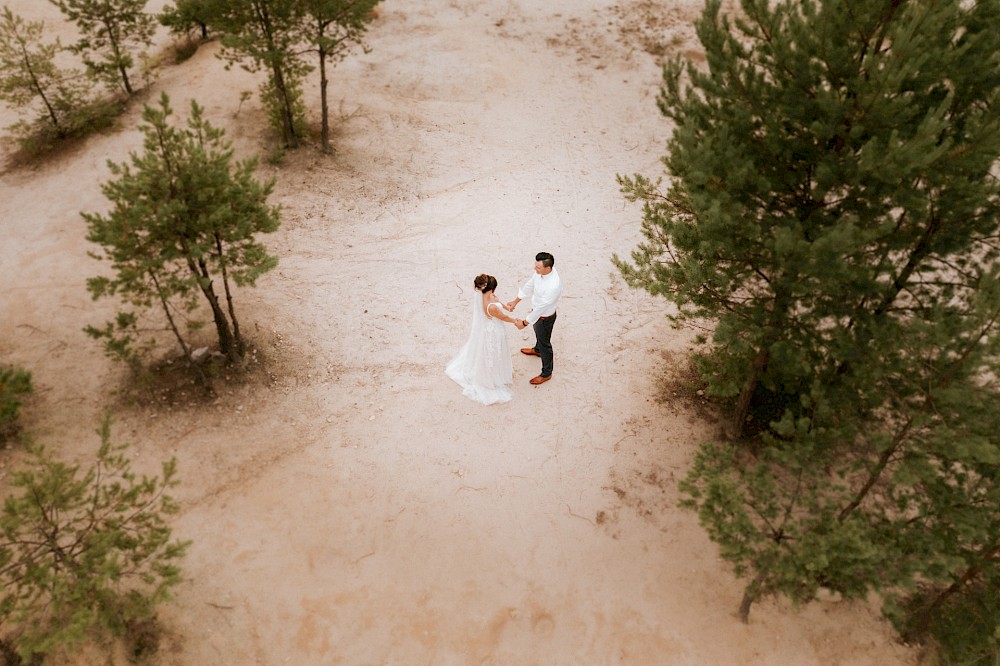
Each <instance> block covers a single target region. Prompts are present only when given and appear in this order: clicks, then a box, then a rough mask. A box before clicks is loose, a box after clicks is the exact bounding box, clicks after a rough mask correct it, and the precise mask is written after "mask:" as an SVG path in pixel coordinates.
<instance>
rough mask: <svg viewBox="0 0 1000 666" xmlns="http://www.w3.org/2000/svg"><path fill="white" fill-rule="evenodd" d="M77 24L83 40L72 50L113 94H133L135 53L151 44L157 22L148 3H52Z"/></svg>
mask: <svg viewBox="0 0 1000 666" xmlns="http://www.w3.org/2000/svg"><path fill="white" fill-rule="evenodd" d="M49 1H50V2H51V3H52V4H54V5H55V6H56V7H58V8H59V10H60V11H62V13H63V14H65V15H66V17H67V18H68V19H69V20H71V21H73V22H74V23H76V25H77V27H78V28H79V29H80V33H81V34H82V37H81V38H80V40H79V41H78V42H77V43H76V44H75V45H74V46H73V50H74V51H76V52H77V53H79V54H80V55H81V56H82V58H83V62H84V64H85V65H86V66H87V70H88V71H89V72H90V73H91V74H92V75H93V76H94V77H96V78H97V79H98V80H99V81H102V82H103V83H104V84H105V85H107V86H108V88H109V89H111V90H122V91H124V92H125V94H126V95H128V96H131V95H132V94H133V92H134V90H133V87H132V82H131V81H130V79H129V75H128V72H129V69H130V68H131V67H132V66H133V65H134V64H135V59H134V57H133V51H134V50H135V49H136V48H143V47H147V46H149V45H150V44H152V38H153V32H154V31H155V29H156V18H155V17H154V16H153V15H152V14H148V13H146V11H145V7H146V0H49Z"/></svg>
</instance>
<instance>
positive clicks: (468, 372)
mask: <svg viewBox="0 0 1000 666" xmlns="http://www.w3.org/2000/svg"><path fill="white" fill-rule="evenodd" d="M472 286H473V287H474V288H475V290H476V291H475V294H474V295H473V297H472V332H471V333H470V334H469V339H468V340H467V341H466V342H465V346H463V347H462V349H461V350H460V351H459V352H458V355H457V356H455V358H453V359H452V360H451V362H450V363H448V367H447V368H446V369H445V373H447V375H448V376H449V377H451V378H452V379H454V380H455V381H456V382H457V383H458V385H459V386H461V387H462V395H465V396H468V397H470V398H472V399H473V400H475V401H476V402H481V403H483V404H484V405H492V404H493V403H495V402H507V401H509V400H510V399H511V398H513V397H514V394H513V392H512V391H511V388H510V387H511V385H512V384H513V379H512V377H511V373H512V370H511V360H510V350H509V348H508V346H507V331H505V330H504V326H503V322H505V321H506V322H509V323H511V324H514V326H516V327H517V328H518V329H519V330H520V329H522V328H524V327H525V326H527V322H525V321H524V320H523V319H514V318H513V317H511V316H510V315H508V314H507V312H506V311H505V310H504V309H503V305H502V304H501V303H500V300H499V299H498V298H497V297H496V296H495V295H494V293H493V292H494V290H495V289H496V288H497V279H496V278H495V277H493V276H492V275H486V274H483V275H479V276H477V277H476V279H475V280H474V281H473V283H472Z"/></svg>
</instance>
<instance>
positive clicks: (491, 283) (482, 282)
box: [472, 273, 497, 294]
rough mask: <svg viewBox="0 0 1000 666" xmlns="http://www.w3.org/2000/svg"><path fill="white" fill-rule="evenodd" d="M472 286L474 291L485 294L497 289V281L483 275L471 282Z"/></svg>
mask: <svg viewBox="0 0 1000 666" xmlns="http://www.w3.org/2000/svg"><path fill="white" fill-rule="evenodd" d="M472 286H473V287H475V288H476V291H481V292H483V293H484V294H485V293H486V292H488V291H493V290H494V289H496V288H497V279H496V278H495V277H493V276H492V275H487V274H486V273H483V274H482V275H477V276H476V279H475V280H473V281H472Z"/></svg>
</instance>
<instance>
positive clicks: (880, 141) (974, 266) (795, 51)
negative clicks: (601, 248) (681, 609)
mask: <svg viewBox="0 0 1000 666" xmlns="http://www.w3.org/2000/svg"><path fill="white" fill-rule="evenodd" d="M998 22H1000V3H998V2H997V0H984V1H981V2H974V3H964V4H963V3H939V2H933V1H931V0H926V1H924V0H911V1H909V2H902V1H900V0H883V1H880V2H871V3H854V2H849V1H847V0H811V1H810V0H806V1H803V2H799V1H794V2H792V1H786V0H782V1H777V2H767V1H764V0H744V1H743V2H742V3H741V8H740V12H739V14H738V15H737V16H734V17H732V18H730V17H728V16H725V15H723V13H722V11H721V3H720V2H718V1H716V0H712V1H710V2H709V3H708V5H707V6H706V10H705V13H704V15H703V16H702V18H701V20H700V21H699V22H698V26H697V28H698V35H699V38H700V40H701V42H702V44H703V45H704V47H705V52H706V60H707V65H708V67H707V70H705V71H702V70H699V69H697V68H696V67H694V66H691V65H688V66H684V65H683V64H682V63H680V62H679V61H675V62H673V63H672V64H670V65H669V66H667V67H666V68H665V70H664V85H663V88H662V91H661V95H660V98H659V106H660V109H661V111H662V112H663V113H664V114H665V115H666V116H668V117H669V118H670V119H672V120H673V121H674V123H675V130H674V133H673V136H672V137H671V140H670V142H669V144H668V151H669V153H668V156H667V157H665V158H664V164H665V166H666V167H667V172H668V175H669V178H670V184H669V187H667V188H665V189H664V188H662V187H661V184H660V182H659V181H653V180H651V179H649V178H646V177H643V176H634V177H622V178H620V183H621V184H622V187H623V191H624V192H625V194H626V196H627V197H629V198H630V199H632V200H639V201H642V202H643V203H644V208H643V223H642V230H643V234H644V236H645V241H644V242H643V243H642V244H641V245H640V246H639V248H638V249H637V250H636V251H635V252H634V253H633V255H632V261H631V262H627V261H624V260H622V259H621V258H618V257H615V259H614V260H615V263H616V265H617V266H618V267H619V269H620V270H621V271H622V273H623V275H624V276H625V278H626V280H627V281H628V282H629V283H630V284H631V285H633V286H637V287H643V288H645V289H647V290H649V291H650V292H652V293H654V294H660V295H663V296H665V297H667V298H668V299H670V300H672V301H673V302H675V303H676V304H677V305H678V306H679V314H678V315H677V318H678V319H679V320H681V321H684V320H688V319H692V318H698V319H708V320H711V321H714V322H715V330H714V334H713V336H712V340H711V344H710V349H709V351H708V352H707V353H706V354H705V355H704V356H703V357H702V359H701V361H702V368H703V371H704V373H705V376H706V378H707V380H708V385H709V390H710V391H711V392H712V393H713V394H715V395H717V396H725V397H731V398H733V399H734V408H733V415H732V418H731V419H730V422H729V428H728V430H729V433H730V434H731V435H732V436H736V437H738V436H740V435H746V434H751V433H749V432H748V429H747V423H748V416H749V415H751V414H754V415H755V416H756V417H757V418H756V421H755V423H757V422H759V421H760V420H761V419H760V417H761V416H764V417H765V419H766V421H767V423H765V424H764V425H765V426H766V431H765V432H764V433H763V434H762V435H761V436H760V439H761V444H763V452H762V453H760V454H759V455H756V456H753V455H750V454H749V453H748V452H747V451H746V450H744V449H742V448H739V447H733V446H730V445H708V446H706V447H705V448H704V449H703V450H702V451H701V452H700V453H699V455H698V456H697V458H696V461H695V464H694V466H693V468H692V471H691V473H690V474H689V476H688V478H687V479H686V480H685V484H684V489H685V490H686V491H687V493H688V494H689V496H690V500H689V505H690V506H692V507H693V508H696V509H697V510H698V511H699V514H700V517H701V520H702V523H703V524H704V525H705V527H706V529H708V531H709V533H710V535H711V536H712V538H713V539H715V540H716V541H717V542H718V543H719V544H720V546H721V548H722V553H723V555H724V557H726V558H727V559H729V560H730V561H732V562H733V563H734V565H735V566H736V570H737V573H738V574H740V575H744V576H746V577H748V578H749V579H750V582H749V584H748V586H747V591H746V595H745V597H744V602H743V604H742V608H741V610H742V613H743V615H744V617H746V614H747V613H748V612H749V608H750V604H751V603H752V602H753V601H754V600H755V599H757V598H759V597H760V595H762V594H765V593H769V592H778V593H783V594H786V595H788V596H790V597H791V598H793V599H795V600H799V601H804V600H808V599H810V598H811V597H812V595H813V594H814V593H815V591H816V589H817V588H818V587H819V586H827V587H830V588H833V589H836V590H839V591H841V592H843V593H845V594H847V595H862V594H864V593H865V592H866V591H867V590H869V589H873V588H875V589H880V590H904V589H906V588H907V586H911V585H912V584H913V581H914V580H916V579H917V578H922V579H925V580H947V579H950V578H959V577H961V575H962V572H963V571H967V570H968V568H969V566H974V565H975V561H976V558H977V556H978V555H982V554H984V553H989V552H990V548H991V543H993V541H992V536H991V535H992V534H994V532H995V529H996V525H995V524H994V523H991V521H990V519H989V517H988V515H986V514H985V513H983V512H979V511H977V509H976V507H980V506H982V502H983V497H984V493H986V495H989V493H990V492H995V491H990V490H989V487H990V484H991V483H992V481H991V479H992V478H995V475H996V470H997V467H996V466H997V463H998V462H1000V453H998V452H1000V441H998V438H997V436H996V434H995V433H996V430H993V434H992V435H991V434H989V431H988V430H987V431H983V429H982V428H980V427H979V425H978V423H979V421H978V419H980V417H981V416H982V415H983V413H984V412H983V410H984V409H986V408H987V407H986V406H988V405H990V404H995V401H996V398H997V397H1000V391H998V389H997V386H996V385H995V382H993V381H992V380H991V378H992V377H995V376H997V370H998V368H997V367H996V365H997V358H998V357H997V353H996V352H997V349H996V346H995V344H994V343H993V339H994V337H995V334H996V322H997V316H998V314H1000V296H998V294H997V290H996V289H995V287H994V285H995V283H996V280H997V277H998V269H997V257H998V252H1000V244H998V242H997V237H998V229H1000V206H998V203H1000V196H998V186H997V180H996V178H995V177H994V175H993V174H991V169H992V168H993V165H994V164H995V163H996V161H997V158H998V156H1000V114H998V113H997V102H998V90H1000V56H998V54H1000V33H998V31H997V30H996V25H998ZM756 427H759V426H756ZM949 493H951V494H950V495H949ZM959 513H961V515H962V516H963V520H965V521H966V523H963V526H964V531H963V532H962V533H961V534H960V535H958V534H956V532H955V531H954V530H953V529H951V528H949V525H951V524H953V520H955V519H956V516H957V515H958V514H959ZM959 537H960V538H959Z"/></svg>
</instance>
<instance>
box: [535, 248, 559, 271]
mask: <svg viewBox="0 0 1000 666" xmlns="http://www.w3.org/2000/svg"><path fill="white" fill-rule="evenodd" d="M535 261H540V262H542V266H545V267H546V268H552V267H553V266H555V265H556V258H555V257H553V256H552V255H551V254H549V253H548V252H539V253H538V254H536V255H535Z"/></svg>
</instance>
